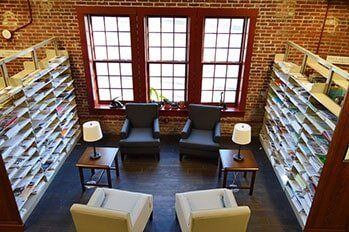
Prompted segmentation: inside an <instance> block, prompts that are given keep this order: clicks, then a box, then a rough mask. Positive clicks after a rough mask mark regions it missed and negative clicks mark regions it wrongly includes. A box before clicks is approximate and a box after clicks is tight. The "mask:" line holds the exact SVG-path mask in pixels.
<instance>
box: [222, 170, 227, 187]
mask: <svg viewBox="0 0 349 232" xmlns="http://www.w3.org/2000/svg"><path fill="white" fill-rule="evenodd" d="M223 172H224V173H223V188H225V187H226V185H227V174H228V172H227V171H226V170H223Z"/></svg>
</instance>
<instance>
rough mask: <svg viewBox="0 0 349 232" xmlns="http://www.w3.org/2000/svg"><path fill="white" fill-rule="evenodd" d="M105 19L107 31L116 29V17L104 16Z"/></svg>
mask: <svg viewBox="0 0 349 232" xmlns="http://www.w3.org/2000/svg"><path fill="white" fill-rule="evenodd" d="M104 20H105V30H106V31H116V30H117V28H118V26H117V25H116V17H104Z"/></svg>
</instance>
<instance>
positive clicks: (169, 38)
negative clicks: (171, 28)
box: [158, 33, 173, 47]
mask: <svg viewBox="0 0 349 232" xmlns="http://www.w3.org/2000/svg"><path fill="white" fill-rule="evenodd" d="M159 45H160V44H159ZM159 45H158V46H159ZM161 45H162V46H165V47H166V46H168V47H173V34H172V33H162V44H161Z"/></svg>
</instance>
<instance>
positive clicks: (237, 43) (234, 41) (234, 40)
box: [229, 34, 242, 48]
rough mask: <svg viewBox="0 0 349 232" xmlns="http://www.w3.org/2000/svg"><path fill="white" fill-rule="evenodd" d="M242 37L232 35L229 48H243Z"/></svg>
mask: <svg viewBox="0 0 349 232" xmlns="http://www.w3.org/2000/svg"><path fill="white" fill-rule="evenodd" d="M241 40H242V35H235V34H234V35H230V41H229V46H230V47H232V48H239V47H241Z"/></svg>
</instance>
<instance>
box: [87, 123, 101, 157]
mask: <svg viewBox="0 0 349 232" xmlns="http://www.w3.org/2000/svg"><path fill="white" fill-rule="evenodd" d="M82 128H83V134H84V141H85V142H92V143H93V153H92V154H91V155H90V158H91V159H99V158H100V157H101V154H100V153H98V152H97V151H96V143H95V142H96V141H98V140H100V139H101V138H102V137H103V133H102V129H101V125H100V124H99V122H97V121H89V122H85V123H84V124H83V125H82Z"/></svg>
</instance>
